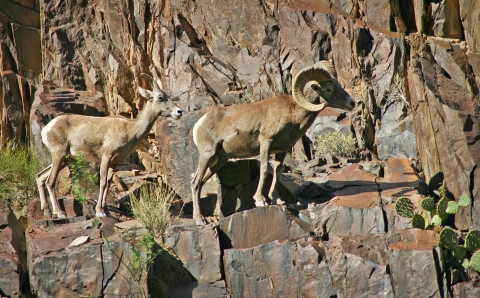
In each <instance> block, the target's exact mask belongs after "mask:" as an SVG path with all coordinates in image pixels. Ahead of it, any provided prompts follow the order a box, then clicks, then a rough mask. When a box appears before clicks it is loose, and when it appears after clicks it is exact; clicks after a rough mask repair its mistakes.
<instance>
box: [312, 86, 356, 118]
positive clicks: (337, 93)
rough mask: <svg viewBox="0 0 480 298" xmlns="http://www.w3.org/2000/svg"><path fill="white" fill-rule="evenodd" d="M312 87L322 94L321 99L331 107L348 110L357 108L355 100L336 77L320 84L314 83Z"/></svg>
mask: <svg viewBox="0 0 480 298" xmlns="http://www.w3.org/2000/svg"><path fill="white" fill-rule="evenodd" d="M311 88H312V90H313V91H315V92H316V93H317V94H318V95H319V96H320V98H321V101H322V102H325V103H326V105H327V106H329V107H332V108H339V109H344V110H347V111H351V110H353V108H355V100H354V99H353V98H352V97H351V96H350V94H348V92H347V91H346V90H345V89H343V88H342V87H341V86H340V85H339V84H338V82H337V80H336V79H335V78H332V80H330V81H327V82H323V83H320V84H318V83H314V84H312V85H311Z"/></svg>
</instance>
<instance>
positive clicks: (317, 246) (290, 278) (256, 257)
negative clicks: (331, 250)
mask: <svg viewBox="0 0 480 298" xmlns="http://www.w3.org/2000/svg"><path fill="white" fill-rule="evenodd" d="M324 254H325V252H324V246H323V244H322V242H319V241H315V240H309V239H305V240H298V241H282V242H280V241H273V242H270V243H266V244H263V245H260V246H257V247H253V248H244V249H236V248H233V249H227V250H225V255H224V257H223V263H224V267H225V278H226V281H227V287H228V288H229V290H230V294H231V295H232V296H233V297H238V296H248V297H278V296H283V297H332V296H334V295H335V288H334V285H333V283H332V278H331V275H330V272H329V269H328V266H327V264H326V262H325V259H324ZM319 277H321V278H319Z"/></svg>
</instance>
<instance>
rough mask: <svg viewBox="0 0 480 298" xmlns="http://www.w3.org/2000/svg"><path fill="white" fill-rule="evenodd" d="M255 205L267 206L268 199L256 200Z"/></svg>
mask: <svg viewBox="0 0 480 298" xmlns="http://www.w3.org/2000/svg"><path fill="white" fill-rule="evenodd" d="M255 206H257V207H265V206H268V203H267V202H266V201H255Z"/></svg>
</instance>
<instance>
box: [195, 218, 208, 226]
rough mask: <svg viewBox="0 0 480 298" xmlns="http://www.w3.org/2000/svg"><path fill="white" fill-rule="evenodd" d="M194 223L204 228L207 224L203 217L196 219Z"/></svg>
mask: <svg viewBox="0 0 480 298" xmlns="http://www.w3.org/2000/svg"><path fill="white" fill-rule="evenodd" d="M195 223H196V224H197V226H204V225H206V224H207V220H206V219H205V217H202V218H199V219H196V220H195Z"/></svg>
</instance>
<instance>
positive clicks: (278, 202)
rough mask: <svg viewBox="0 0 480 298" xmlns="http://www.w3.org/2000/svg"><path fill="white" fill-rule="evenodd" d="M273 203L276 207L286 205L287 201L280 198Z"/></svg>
mask: <svg viewBox="0 0 480 298" xmlns="http://www.w3.org/2000/svg"><path fill="white" fill-rule="evenodd" d="M272 201H273V202H275V204H276V205H285V201H284V200H282V199H280V198H277V199H275V200H272Z"/></svg>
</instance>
